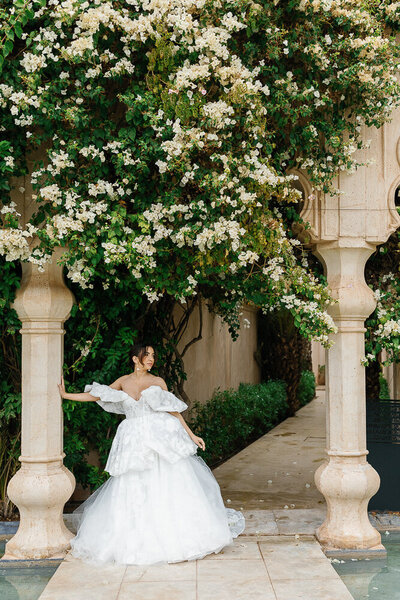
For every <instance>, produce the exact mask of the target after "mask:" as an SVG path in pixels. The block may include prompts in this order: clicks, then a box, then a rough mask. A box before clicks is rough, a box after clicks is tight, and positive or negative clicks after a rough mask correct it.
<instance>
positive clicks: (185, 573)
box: [124, 560, 196, 585]
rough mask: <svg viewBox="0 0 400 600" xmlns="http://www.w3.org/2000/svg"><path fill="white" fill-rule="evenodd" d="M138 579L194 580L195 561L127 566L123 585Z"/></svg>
mask: <svg viewBox="0 0 400 600" xmlns="http://www.w3.org/2000/svg"><path fill="white" fill-rule="evenodd" d="M139 580H140V581H196V561H193V560H192V561H186V562H180V563H176V564H163V565H150V566H135V565H131V566H128V567H127V569H126V573H125V576H124V585H125V584H126V583H128V582H135V581H139Z"/></svg>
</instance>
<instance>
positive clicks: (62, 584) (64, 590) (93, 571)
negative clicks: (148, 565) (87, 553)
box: [40, 560, 126, 600]
mask: <svg viewBox="0 0 400 600" xmlns="http://www.w3.org/2000/svg"><path fill="white" fill-rule="evenodd" d="M125 571H126V567H125V566H113V565H103V566H100V567H96V566H93V565H88V564H86V563H84V562H82V561H77V560H74V561H70V562H66V561H64V562H63V563H62V564H61V565H60V566H59V567H58V569H57V571H56V572H55V574H54V575H53V577H52V578H51V579H50V581H49V583H48V584H47V586H46V587H45V589H44V591H43V592H42V595H41V596H40V600H103V599H104V600H114V599H115V600H116V598H117V595H118V590H119V587H120V585H121V582H122V579H123V576H124V574H125ZM107 594H108V595H107Z"/></svg>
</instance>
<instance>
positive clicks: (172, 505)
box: [59, 344, 244, 565]
mask: <svg viewBox="0 0 400 600" xmlns="http://www.w3.org/2000/svg"><path fill="white" fill-rule="evenodd" d="M131 359H132V361H133V363H134V371H133V372H132V373H131V374H129V375H124V376H123V377H120V378H119V379H117V380H116V381H115V382H114V383H112V384H111V385H110V386H107V385H100V384H98V383H93V384H92V385H88V386H86V388H85V392H84V393H82V394H68V393H67V392H66V391H65V387H64V382H63V381H62V383H61V385H60V386H59V388H60V394H61V396H62V398H67V399H70V400H78V401H83V402H90V401H93V402H97V403H98V404H99V405H100V406H101V407H102V408H103V409H104V410H106V411H108V412H113V413H118V414H125V415H126V419H124V420H123V421H122V422H121V423H120V424H119V426H118V429H117V432H116V435H115V438H114V440H113V443H112V447H111V451H110V454H109V456H108V460H107V464H106V467H105V470H106V471H107V472H108V473H109V474H110V475H111V477H110V478H109V479H108V480H107V481H106V482H105V483H104V484H103V485H102V486H101V487H99V488H98V489H97V490H96V491H95V492H94V493H93V494H92V495H91V496H90V497H89V498H88V499H87V500H86V501H85V502H84V503H83V504H82V505H81V506H80V507H79V509H78V512H79V513H80V520H79V526H78V532H77V535H76V537H75V538H74V539H73V540H72V541H71V548H72V550H71V552H72V554H73V556H75V557H78V558H82V559H83V560H86V561H90V562H96V563H108V562H113V563H118V564H134V565H141V564H154V563H161V562H179V561H184V560H193V559H197V558H202V557H203V556H205V555H206V554H211V553H213V552H215V553H217V552H219V551H220V550H222V548H224V547H225V546H227V545H228V544H230V543H232V539H233V538H234V537H237V536H238V535H239V534H240V533H242V531H243V530H244V517H243V515H242V513H241V512H239V511H235V510H232V509H228V508H225V507H224V504H223V500H222V497H221V492H220V489H219V486H218V483H217V481H216V479H215V477H214V475H213V474H212V473H211V471H210V469H209V468H208V466H207V465H206V463H205V462H204V461H203V459H202V458H200V457H199V456H197V455H196V452H197V448H198V447H200V448H201V449H203V450H204V449H205V444H204V441H203V440H202V439H201V438H199V437H198V436H196V435H195V434H194V433H193V432H192V431H191V429H190V428H189V427H188V425H187V424H186V423H185V421H184V419H183V417H182V415H181V414H180V413H181V412H182V411H184V410H185V409H186V408H187V405H186V404H185V403H184V402H182V401H181V400H179V399H178V398H177V397H176V396H174V394H172V393H171V392H169V391H168V390H167V386H166V384H165V382H164V380H163V379H161V378H160V377H155V376H154V375H151V374H150V373H149V371H150V369H151V368H152V366H153V364H154V350H153V348H152V347H151V346H149V345H146V344H137V345H136V346H134V348H133V349H132V351H131Z"/></svg>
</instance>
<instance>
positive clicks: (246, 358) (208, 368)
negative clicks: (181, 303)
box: [176, 307, 260, 403]
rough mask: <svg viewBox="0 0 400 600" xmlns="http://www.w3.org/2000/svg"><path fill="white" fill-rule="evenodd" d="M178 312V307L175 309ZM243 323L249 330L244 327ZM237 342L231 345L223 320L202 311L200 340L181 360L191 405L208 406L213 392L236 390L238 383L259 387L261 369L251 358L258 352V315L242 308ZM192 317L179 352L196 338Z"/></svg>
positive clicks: (197, 324) (196, 326) (196, 314)
mask: <svg viewBox="0 0 400 600" xmlns="http://www.w3.org/2000/svg"><path fill="white" fill-rule="evenodd" d="M176 310H177V311H179V310H180V309H179V307H177V309H176ZM244 319H247V320H248V321H249V322H250V327H245V326H244V323H245V321H244ZM240 322H241V329H240V334H239V338H238V339H237V340H236V341H235V342H234V341H232V338H231V336H230V334H229V332H228V327H227V325H226V324H225V323H223V321H222V319H221V318H220V317H218V316H216V315H214V314H211V313H210V312H209V311H208V309H207V307H203V332H202V339H201V340H200V341H198V342H196V343H195V344H193V345H192V346H191V347H190V348H189V349H188V351H187V353H186V354H185V357H184V361H185V370H186V373H187V381H186V384H185V391H186V393H187V394H188V396H189V398H190V400H191V401H192V402H195V401H198V402H201V403H204V402H207V400H209V399H210V398H211V396H212V395H213V392H214V390H215V389H216V388H218V387H220V388H221V390H224V389H227V388H237V387H238V385H239V384H240V383H241V382H244V383H258V382H259V381H260V369H259V367H258V365H257V363H256V360H255V358H254V353H255V351H256V349H257V311H256V310H254V309H252V308H243V311H242V315H241V317H240ZM198 326H199V317H198V313H195V314H194V315H193V316H192V317H191V320H190V322H189V324H188V328H187V330H186V333H185V336H184V338H183V339H182V341H181V344H180V349H182V348H183V347H184V345H185V344H186V343H187V342H188V341H189V340H190V339H192V338H193V337H195V336H196V335H197V334H198Z"/></svg>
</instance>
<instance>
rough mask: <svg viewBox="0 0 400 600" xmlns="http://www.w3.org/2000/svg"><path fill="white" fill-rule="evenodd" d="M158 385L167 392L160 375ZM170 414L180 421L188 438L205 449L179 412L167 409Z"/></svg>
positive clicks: (201, 441) (202, 441)
mask: <svg viewBox="0 0 400 600" xmlns="http://www.w3.org/2000/svg"><path fill="white" fill-rule="evenodd" d="M160 387H161V388H162V389H163V390H165V391H166V392H168V388H167V384H166V383H165V381H164V379H162V378H161V377H160ZM168 412H169V414H170V415H172V416H173V417H176V418H177V419H178V421H180V423H181V425H182V427H183V429H184V430H185V431H186V433H187V434H188V435H189V436H190V438H191V439H192V440H193V441H194V443H195V444H197V446H199V448H201V449H202V450H205V449H206V445H205V442H204V440H203V439H202V438H201V437H199V436H197V435H195V434H194V433H193V431H192V430H191V429H190V427H189V425H188V424H187V423H186V421H185V419H184V418H183V417H182V415H181V413H179V412H175V411H174V412H170V411H168Z"/></svg>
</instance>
